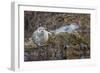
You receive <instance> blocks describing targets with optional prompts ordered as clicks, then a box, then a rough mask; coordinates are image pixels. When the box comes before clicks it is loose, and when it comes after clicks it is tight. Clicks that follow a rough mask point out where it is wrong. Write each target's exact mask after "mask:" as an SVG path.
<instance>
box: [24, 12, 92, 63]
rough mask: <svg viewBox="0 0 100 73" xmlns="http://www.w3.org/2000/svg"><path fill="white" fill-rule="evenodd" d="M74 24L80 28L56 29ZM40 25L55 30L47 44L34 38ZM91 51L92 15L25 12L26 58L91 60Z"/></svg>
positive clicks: (47, 29)
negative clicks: (37, 42)
mask: <svg viewBox="0 0 100 73" xmlns="http://www.w3.org/2000/svg"><path fill="white" fill-rule="evenodd" d="M71 24H73V25H78V26H79V27H78V28H77V29H73V27H67V30H66V31H65V32H59V33H57V32H56V31H54V30H57V29H59V28H60V29H61V27H64V26H70V25H71ZM40 26H42V27H44V28H45V30H46V31H48V32H51V34H49V38H48V41H47V42H45V44H44V45H43V46H37V45H36V44H35V43H34V42H33V41H32V35H33V33H34V31H35V30H37V28H38V27H40ZM68 30H73V31H71V32H69V31H68ZM52 31H54V32H52ZM60 31H62V30H60ZM90 50H91V49H90V14H86V13H85V14H83V13H57V12H36V11H24V61H44V60H70V59H73V60H74V59H88V58H90Z"/></svg>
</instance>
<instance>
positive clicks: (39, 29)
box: [37, 27, 45, 33]
mask: <svg viewBox="0 0 100 73" xmlns="http://www.w3.org/2000/svg"><path fill="white" fill-rule="evenodd" d="M37 31H38V33H42V32H44V31H45V28H44V27H39V28H38V29H37Z"/></svg>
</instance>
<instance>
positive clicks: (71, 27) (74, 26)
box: [51, 23, 79, 33]
mask: <svg viewBox="0 0 100 73" xmlns="http://www.w3.org/2000/svg"><path fill="white" fill-rule="evenodd" d="M78 28H79V25H78V24H76V23H72V24H70V25H64V26H61V27H60V28H57V29H56V30H53V31H51V32H56V33H60V32H68V33H72V32H73V31H74V30H76V29H78Z"/></svg>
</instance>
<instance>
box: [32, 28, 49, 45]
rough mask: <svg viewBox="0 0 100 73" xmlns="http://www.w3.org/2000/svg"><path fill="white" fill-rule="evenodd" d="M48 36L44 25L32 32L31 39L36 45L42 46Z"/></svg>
mask: <svg viewBox="0 0 100 73" xmlns="http://www.w3.org/2000/svg"><path fill="white" fill-rule="evenodd" d="M48 38H49V32H48V31H46V30H45V28H44V27H39V28H38V29H37V30H36V31H35V32H33V35H32V40H33V42H34V43H35V44H36V45H37V46H43V45H44V44H45V43H46V42H47V41H48Z"/></svg>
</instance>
